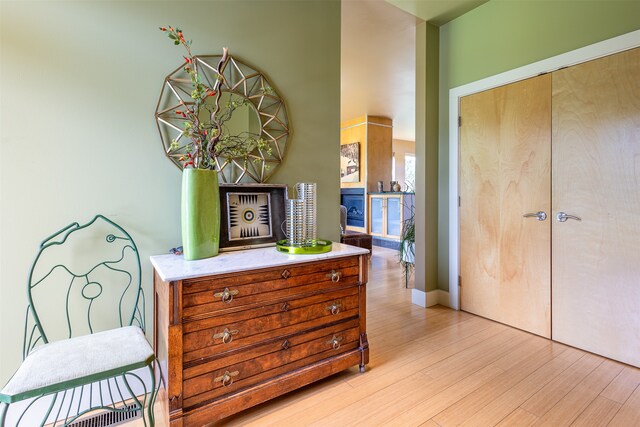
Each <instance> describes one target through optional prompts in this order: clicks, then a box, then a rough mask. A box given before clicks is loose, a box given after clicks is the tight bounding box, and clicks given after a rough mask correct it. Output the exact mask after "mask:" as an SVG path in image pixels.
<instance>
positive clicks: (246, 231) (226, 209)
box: [220, 184, 288, 252]
mask: <svg viewBox="0 0 640 427" xmlns="http://www.w3.org/2000/svg"><path fill="white" fill-rule="evenodd" d="M287 197H288V193H287V186H286V185H285V184H221V185H220V214H221V215H220V251H221V252H225V251H235V250H242V249H250V248H260V247H266V246H275V244H276V242H277V241H278V240H282V239H284V238H285V234H284V230H283V227H282V225H283V223H284V220H285V201H286V199H287Z"/></svg>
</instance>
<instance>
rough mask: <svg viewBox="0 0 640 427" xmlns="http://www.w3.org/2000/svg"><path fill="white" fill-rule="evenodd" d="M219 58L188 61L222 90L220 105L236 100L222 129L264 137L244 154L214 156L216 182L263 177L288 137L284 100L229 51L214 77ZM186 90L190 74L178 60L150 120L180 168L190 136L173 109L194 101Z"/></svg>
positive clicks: (200, 57)
mask: <svg viewBox="0 0 640 427" xmlns="http://www.w3.org/2000/svg"><path fill="white" fill-rule="evenodd" d="M220 58H221V55H197V56H195V57H194V61H193V64H194V68H195V70H196V71H197V72H198V75H200V78H201V79H202V83H204V84H205V85H207V86H208V87H210V88H212V89H213V90H215V91H218V90H220V91H221V92H222V95H221V101H220V107H221V109H222V111H223V113H224V109H225V108H227V107H228V106H229V105H231V104H232V103H235V105H240V107H238V108H235V110H234V111H233V114H232V116H231V119H230V120H229V121H228V122H227V123H225V126H224V127H223V130H222V132H223V134H225V133H226V134H227V135H234V136H235V137H238V138H248V137H251V138H254V139H258V138H262V140H263V141H264V142H265V143H266V145H263V147H262V149H261V148H260V147H256V148H255V149H253V151H252V152H251V153H249V155H248V158H245V157H217V158H216V159H215V162H216V170H218V174H219V178H220V182H221V183H250V182H257V183H262V182H267V180H268V179H269V177H270V176H271V175H273V173H274V172H275V170H276V168H277V167H278V165H279V164H280V163H281V162H282V159H283V158H284V153H285V148H286V145H287V139H288V137H289V121H288V119H287V109H286V106H285V103H284V100H283V99H282V98H281V97H280V96H279V95H278V93H277V92H276V91H275V89H274V88H273V86H272V85H271V84H270V83H269V82H268V80H267V78H266V77H265V76H264V75H263V74H262V73H261V72H260V71H258V70H256V69H255V68H253V67H250V66H248V65H246V64H244V63H242V62H240V61H239V60H237V59H236V58H233V57H232V56H231V55H229V56H228V57H227V60H226V62H225V63H224V64H222V66H221V67H220V77H219V74H218V71H217V70H216V68H217V66H218V62H219V61H220ZM192 90H193V87H192V83H191V79H190V78H189V75H188V74H187V73H186V72H185V71H184V64H181V65H180V66H179V67H178V68H177V69H176V70H175V71H173V72H172V73H171V74H169V75H168V76H167V77H166V78H165V81H164V84H163V86H162V91H161V92H160V99H159V100H158V105H157V107H156V114H155V117H156V124H157V126H158V131H159V132H160V138H161V140H162V145H163V147H164V151H165V154H166V156H167V157H168V158H169V160H171V161H172V162H173V163H174V164H175V165H176V166H177V167H179V168H180V169H182V162H181V161H180V158H181V157H182V156H183V155H185V154H186V153H187V146H188V145H189V144H190V142H191V141H190V140H189V138H187V137H185V136H184V135H183V133H182V132H183V130H184V123H185V121H186V120H187V119H186V118H184V117H182V116H181V115H179V114H176V111H177V110H180V109H181V108H184V106H185V105H186V106H192V105H194V102H193V99H192V97H191V91H192ZM213 98H214V97H212V99H213ZM172 142H173V147H172ZM266 147H268V148H266Z"/></svg>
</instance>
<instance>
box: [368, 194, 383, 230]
mask: <svg viewBox="0 0 640 427" xmlns="http://www.w3.org/2000/svg"><path fill="white" fill-rule="evenodd" d="M370 200H371V202H370V203H371V204H370V206H369V212H371V220H370V221H369V224H371V230H370V234H375V235H377V236H382V235H383V234H384V223H385V221H384V203H385V200H384V199H383V198H382V197H373V196H372V197H371V199H370Z"/></svg>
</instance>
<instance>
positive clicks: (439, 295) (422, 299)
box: [411, 289, 454, 308]
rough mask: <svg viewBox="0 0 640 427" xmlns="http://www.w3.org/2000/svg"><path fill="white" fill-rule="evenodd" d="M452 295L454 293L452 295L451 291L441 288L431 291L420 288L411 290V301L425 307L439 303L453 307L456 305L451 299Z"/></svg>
mask: <svg viewBox="0 0 640 427" xmlns="http://www.w3.org/2000/svg"><path fill="white" fill-rule="evenodd" d="M451 297H452V295H450V294H449V292H447V291H443V290H441V289H436V290H435V291H429V292H425V291H421V290H419V289H412V290H411V303H412V304H415V305H419V306H420V307H424V308H427V307H431V306H434V305H437V304H440V305H444V306H445V307H453V306H454V305H453V304H452V303H451V301H450V300H449V298H451Z"/></svg>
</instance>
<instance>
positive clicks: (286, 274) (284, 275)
mask: <svg viewBox="0 0 640 427" xmlns="http://www.w3.org/2000/svg"><path fill="white" fill-rule="evenodd" d="M281 276H282V278H283V279H288V278H289V277H291V273H290V272H289V270H285V271H283V272H282V274H281Z"/></svg>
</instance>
